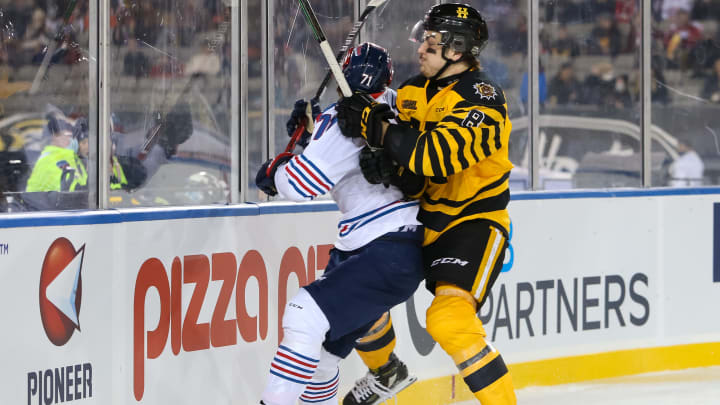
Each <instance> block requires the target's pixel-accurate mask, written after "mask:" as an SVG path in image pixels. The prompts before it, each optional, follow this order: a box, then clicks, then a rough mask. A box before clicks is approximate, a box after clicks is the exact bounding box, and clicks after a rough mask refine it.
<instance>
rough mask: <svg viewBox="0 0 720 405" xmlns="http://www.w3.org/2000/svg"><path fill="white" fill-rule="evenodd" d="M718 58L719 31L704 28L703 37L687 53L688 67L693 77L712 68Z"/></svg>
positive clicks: (719, 50)
mask: <svg viewBox="0 0 720 405" xmlns="http://www.w3.org/2000/svg"><path fill="white" fill-rule="evenodd" d="M718 59H720V31H717V30H712V31H711V30H705V31H704V33H703V39H702V40H701V41H700V42H698V44H697V45H695V47H694V48H692V49H691V50H690V53H689V54H688V69H690V70H692V72H693V75H692V76H693V77H703V76H705V71H707V70H710V69H712V67H713V65H715V61H716V60H718Z"/></svg>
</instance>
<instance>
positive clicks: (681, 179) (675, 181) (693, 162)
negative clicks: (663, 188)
mask: <svg viewBox="0 0 720 405" xmlns="http://www.w3.org/2000/svg"><path fill="white" fill-rule="evenodd" d="M677 150H678V152H679V153H680V157H678V159H677V160H676V161H674V162H672V163H671V164H670V167H669V168H668V173H669V175H670V180H669V182H668V185H669V186H671V187H697V186H702V184H703V172H704V171H705V165H704V164H703V161H702V159H700V156H698V154H697V152H695V150H694V149H693V148H692V146H691V145H690V142H688V141H683V140H678V145H677Z"/></svg>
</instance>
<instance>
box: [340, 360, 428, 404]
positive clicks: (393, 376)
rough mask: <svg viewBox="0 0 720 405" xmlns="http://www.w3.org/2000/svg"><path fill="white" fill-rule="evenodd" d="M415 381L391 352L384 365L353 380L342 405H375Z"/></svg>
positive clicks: (403, 364) (415, 378)
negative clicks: (352, 384)
mask: <svg viewBox="0 0 720 405" xmlns="http://www.w3.org/2000/svg"><path fill="white" fill-rule="evenodd" d="M415 381H417V377H415V376H412V375H408V369H407V366H406V365H405V363H403V362H402V361H400V359H398V358H397V356H396V355H395V353H392V354H390V360H389V361H388V362H387V363H386V364H385V365H383V366H381V367H380V368H379V369H377V370H370V371H368V373H367V374H365V377H363V378H361V379H359V380H357V381H355V386H354V387H353V389H352V390H350V392H349V393H348V394H347V395H346V396H345V399H343V405H376V404H379V403H381V402H383V401H387V400H388V399H391V398H393V397H394V396H395V395H397V393H398V392H400V391H402V390H403V389H405V388H407V387H408V386H409V385H410V384H412V383H414V382H415Z"/></svg>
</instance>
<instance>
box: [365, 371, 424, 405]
mask: <svg viewBox="0 0 720 405" xmlns="http://www.w3.org/2000/svg"><path fill="white" fill-rule="evenodd" d="M415 381H417V377H415V376H414V375H408V377H407V378H406V379H404V380H402V381H401V382H399V383H398V385H396V386H395V387H393V389H392V390H390V392H392V398H388V399H381V400H377V401H375V402H373V403H372V405H380V404H386V405H387V404H394V402H392V401H391V400H392V399H395V401H397V398H396V396H397V394H398V392H400V391H402V390H404V389H405V388H407V387H409V386H410V385H411V384H412V383H414V382H415Z"/></svg>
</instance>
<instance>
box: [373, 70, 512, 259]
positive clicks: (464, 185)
mask: <svg viewBox="0 0 720 405" xmlns="http://www.w3.org/2000/svg"><path fill="white" fill-rule="evenodd" d="M397 108H398V111H399V115H398V124H397V125H390V127H389V128H388V131H387V133H386V135H385V142H384V144H385V147H386V148H387V150H388V152H389V153H390V155H391V156H392V157H393V159H394V160H395V161H397V162H398V163H400V164H401V165H402V166H404V167H406V168H408V169H410V170H411V171H412V172H413V173H415V174H418V175H422V176H425V177H427V179H426V185H425V188H424V190H423V192H422V197H421V198H420V213H419V214H418V219H419V220H420V221H421V222H422V223H423V224H424V225H425V229H426V234H425V244H426V245H427V244H429V243H432V242H434V241H435V240H436V239H437V238H438V237H439V236H440V235H441V234H442V233H443V232H444V231H446V230H448V229H450V228H452V227H453V226H455V225H457V224H459V223H461V222H464V221H468V220H472V219H481V218H482V219H487V220H490V221H493V222H495V223H497V224H498V225H499V226H500V228H501V229H504V230H505V231H506V232H507V231H508V229H509V227H510V218H509V216H508V213H507V209H506V207H507V204H508V202H509V200H510V192H509V188H508V178H509V174H510V169H512V167H513V165H512V163H510V160H509V158H508V139H509V137H510V130H511V129H512V124H511V123H510V120H509V118H508V113H507V103H506V101H505V95H504V93H503V91H502V89H501V88H500V87H498V86H497V85H496V84H495V83H494V82H493V81H492V80H490V78H488V77H487V76H486V75H485V74H484V73H483V72H482V71H479V70H477V69H470V70H467V71H465V72H463V73H460V74H458V75H454V76H451V77H447V78H443V79H440V80H436V81H430V80H429V79H427V78H425V77H423V76H415V77H413V78H411V79H409V80H408V81H406V82H405V83H403V84H402V85H401V86H400V88H399V89H398V92H397ZM419 196H420V194H418V197H419ZM506 237H507V234H506Z"/></svg>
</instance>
